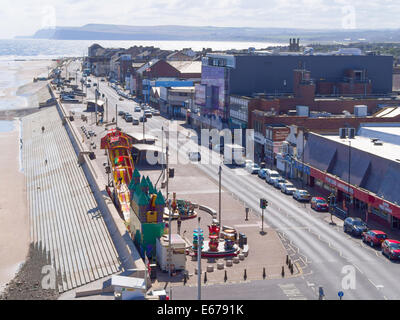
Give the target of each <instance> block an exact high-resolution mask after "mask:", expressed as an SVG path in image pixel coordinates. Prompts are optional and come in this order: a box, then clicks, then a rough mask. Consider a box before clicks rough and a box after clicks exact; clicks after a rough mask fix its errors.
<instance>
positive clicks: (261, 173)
mask: <svg viewBox="0 0 400 320" xmlns="http://www.w3.org/2000/svg"><path fill="white" fill-rule="evenodd" d="M258 176H259V177H260V178H261V179H265V178H266V177H267V171H266V169H260V170H258Z"/></svg>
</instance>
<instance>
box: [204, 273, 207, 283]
mask: <svg viewBox="0 0 400 320" xmlns="http://www.w3.org/2000/svg"><path fill="white" fill-rule="evenodd" d="M206 282H207V271H206V272H204V283H206Z"/></svg>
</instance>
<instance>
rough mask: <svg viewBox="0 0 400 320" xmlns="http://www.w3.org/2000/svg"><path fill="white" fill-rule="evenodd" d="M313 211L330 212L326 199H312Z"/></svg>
mask: <svg viewBox="0 0 400 320" xmlns="http://www.w3.org/2000/svg"><path fill="white" fill-rule="evenodd" d="M311 209H314V210H316V211H328V210H329V206H328V203H327V202H326V200H325V198H322V197H312V198H311Z"/></svg>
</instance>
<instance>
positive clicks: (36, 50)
mask: <svg viewBox="0 0 400 320" xmlns="http://www.w3.org/2000/svg"><path fill="white" fill-rule="evenodd" d="M93 43H98V44H100V45H101V46H103V47H106V48H107V47H110V48H111V47H112V48H129V47H131V46H134V45H143V46H155V47H158V48H161V49H164V50H175V49H178V50H179V49H183V48H192V49H193V50H201V49H202V48H212V49H213V50H228V49H247V48H249V47H255V48H257V49H261V48H266V47H268V46H271V45H279V43H271V42H230V41H143V40H140V41H97V40H39V39H12V40H0V59H1V60H9V59H46V58H58V57H74V56H75V57H77V56H83V55H87V52H88V47H89V46H90V45H92V44H93Z"/></svg>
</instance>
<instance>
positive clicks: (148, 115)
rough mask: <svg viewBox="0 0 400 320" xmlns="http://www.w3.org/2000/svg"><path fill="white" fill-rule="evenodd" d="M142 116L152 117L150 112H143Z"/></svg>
mask: <svg viewBox="0 0 400 320" xmlns="http://www.w3.org/2000/svg"><path fill="white" fill-rule="evenodd" d="M144 115H145V116H146V118H151V117H153V114H152V113H151V111H145V113H144Z"/></svg>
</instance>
